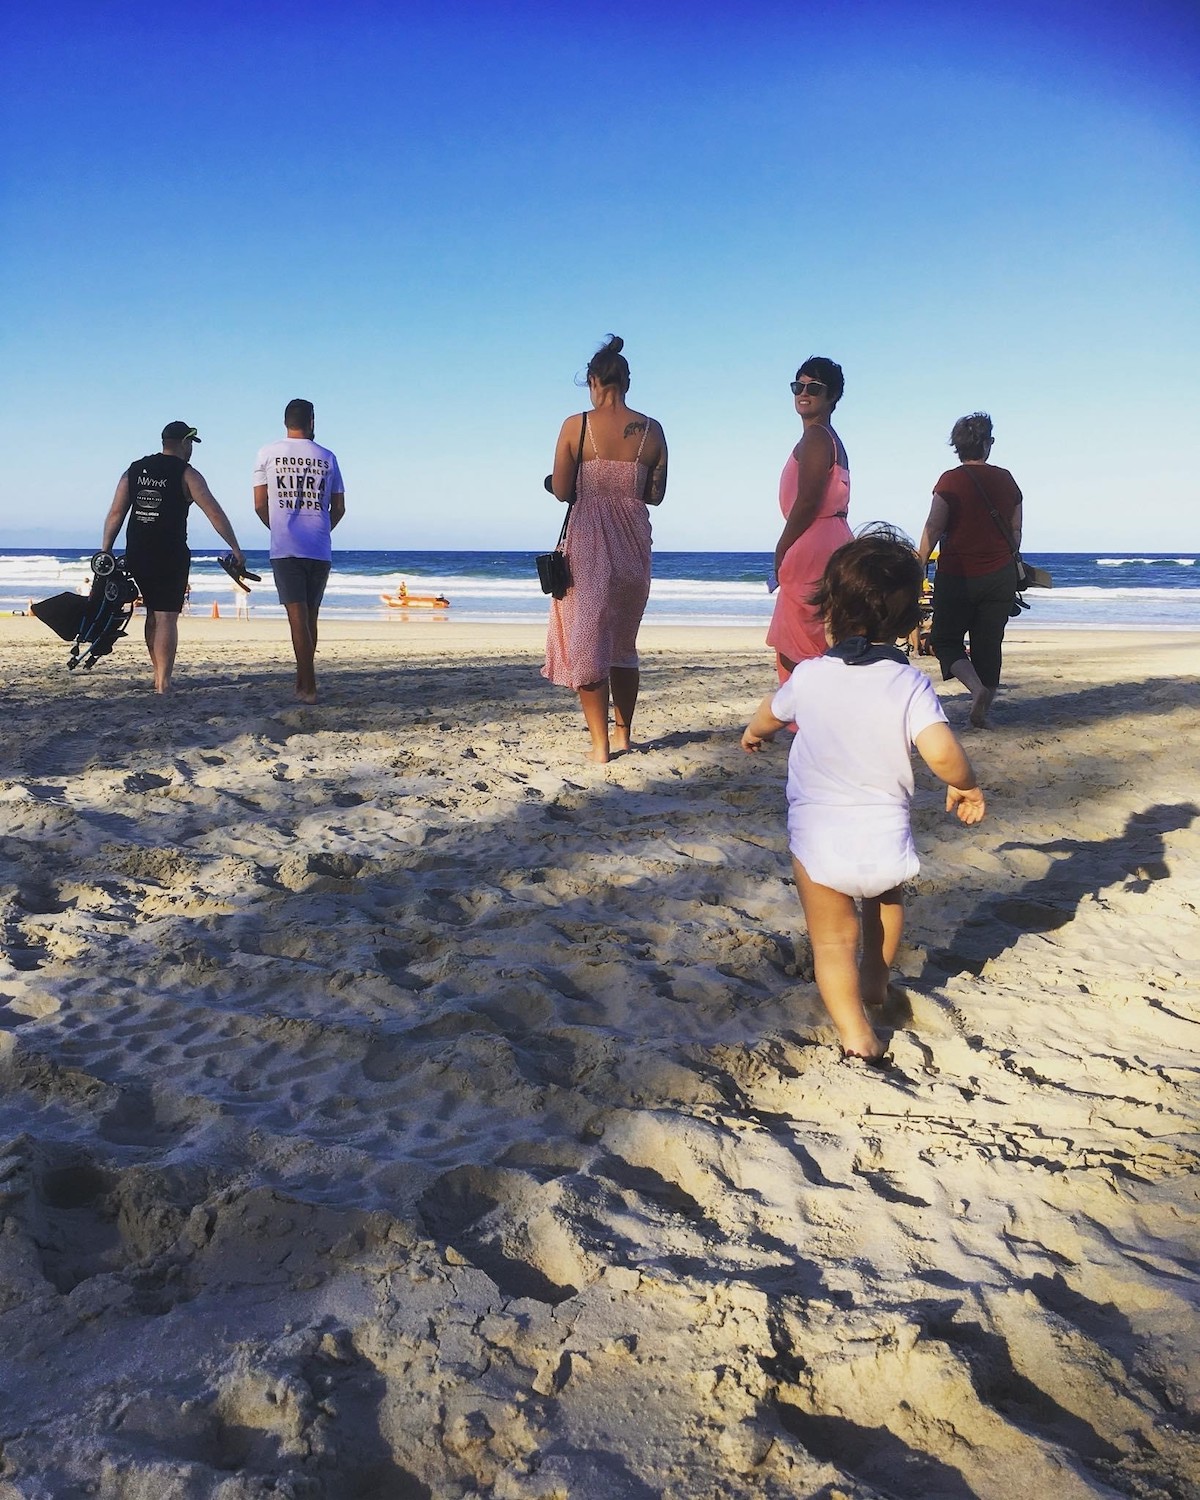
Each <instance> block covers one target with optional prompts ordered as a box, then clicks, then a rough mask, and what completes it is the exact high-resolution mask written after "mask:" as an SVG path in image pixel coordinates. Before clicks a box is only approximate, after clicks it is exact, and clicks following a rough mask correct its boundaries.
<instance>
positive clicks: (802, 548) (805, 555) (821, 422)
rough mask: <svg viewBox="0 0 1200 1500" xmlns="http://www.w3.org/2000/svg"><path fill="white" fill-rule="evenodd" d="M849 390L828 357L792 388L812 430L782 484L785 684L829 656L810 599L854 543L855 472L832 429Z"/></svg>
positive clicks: (777, 639)
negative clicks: (799, 668) (802, 667)
mask: <svg viewBox="0 0 1200 1500" xmlns="http://www.w3.org/2000/svg"><path fill="white" fill-rule="evenodd" d="M844 389H845V381H844V379H843V377H842V367H841V365H839V364H835V363H834V361H833V360H831V359H825V358H823V357H821V356H820V355H816V356H814V357H813V358H812V359H806V360H805V361H804V363H803V364H802V365H801V366H800V368H799V369H798V370H797V371H796V378H795V380H794V381H793V382H792V396H793V398H794V400H795V403H796V414H797V416H799V418H800V420H801V422H803V424H804V431H803V432H802V433H801V435H800V441H799V442H798V443H797V444H796V446H795V448H793V450H792V452H791V453H790V454H789V455H788V460H787V463H785V464H784V466H783V474H782V476H781V477H780V480H779V508H780V510H781V511H782V512H783V515H784V525H783V530H782V532H781V533H780V535H779V541H778V542H777V543H776V545H775V576H776V578H777V579H778V580H779V592H778V593H777V595H776V597H775V613H774V614H773V615H772V617H771V628H770V629H769V630H768V631H767V645H768V646H774V648H775V655H776V659H777V662H778V667H779V680H780V682H784V681H786V680H787V678H788V677H789V676H790V675H791V674H792V672H793V671H794V670H795V668H796V665H797V663H798V662H802V661H805V660H807V659H808V658H809V657H813V656H823V655H824V653H825V649H826V645H827V642H826V640H825V625H824V621H823V620H822V619H821V616H820V613H819V612H818V611H817V610H816V609H815V608H814V607H813V605H812V604H811V603H810V602H809V600H810V599H811V598H812V595H813V594H814V593H815V592H816V589H817V585H818V584H819V583H820V582H821V579H822V577H823V575H824V573H825V564H826V563H827V562H828V561H829V559H830V558H831V557H832V556H833V554H834V553H835V552H836V551H837V549H838V548H839V547H840V546H842V545H843V543H845V542H850V541H853V540H854V533H853V532H852V531H851V530H850V527H849V525H848V524H847V521H846V515H847V512H848V511H849V508H850V466H849V463H848V462H847V459H846V450H845V448H844V447H843V446H842V440H841V438H839V437H838V435H837V433H836V432H834V430H833V428H832V427H831V426H830V425H829V419H830V417H831V416H832V415H833V409H834V407H835V406H836V405H837V404H838V402H839V401H840V400H841V397H842V392H843V390H844Z"/></svg>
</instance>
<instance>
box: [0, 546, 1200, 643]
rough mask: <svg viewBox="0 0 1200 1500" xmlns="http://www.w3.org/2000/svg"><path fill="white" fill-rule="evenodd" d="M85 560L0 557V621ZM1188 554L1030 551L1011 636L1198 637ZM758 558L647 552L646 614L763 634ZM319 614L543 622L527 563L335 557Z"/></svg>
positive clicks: (222, 582)
mask: <svg viewBox="0 0 1200 1500" xmlns="http://www.w3.org/2000/svg"><path fill="white" fill-rule="evenodd" d="M89 556H90V554H89V553H88V552H87V551H85V550H82V549H75V548H67V549H63V550H58V551H49V550H47V551H38V550H36V549H33V548H11V549H8V550H6V551H0V612H4V613H11V612H14V611H16V612H21V611H24V610H27V609H28V607H29V602H30V600H37V599H43V598H45V597H46V596H47V595H49V594H55V593H59V592H61V591H63V590H64V589H79V590H85V589H86V588H87V586H88V585H89V584H90V581H91V575H90V572H89V569H88V558H89ZM247 558H248V560H249V563H250V566H251V567H252V568H253V570H254V571H255V572H257V573H261V574H262V575H263V582H262V583H261V584H259V585H255V586H254V589H253V592H252V593H251V594H250V596H249V601H248V602H249V605H250V611H251V614H252V616H253V617H257V618H263V619H275V618H282V615H283V610H282V609H281V608H280V606H279V604H278V603H277V602H276V599H275V589H274V585H273V584H272V581H271V569H270V564H269V562H268V560H267V554H266V553H265V552H250V553H248V554H247ZM1198 559H1200V554H1196V553H1190V554H1187V553H1184V554H1152V555H1147V554H1132V553H1119V552H1106V553H1094V552H1034V553H1030V554H1028V560H1029V561H1030V562H1032V563H1036V564H1037V565H1038V566H1039V567H1042V568H1046V569H1048V570H1049V571H1050V573H1051V574H1053V577H1054V588H1053V589H1050V590H1044V589H1034V590H1032V591H1031V592H1030V593H1029V594H1028V595H1027V596H1026V597H1027V598H1028V600H1029V602H1030V604H1031V606H1032V607H1031V608H1030V609H1029V610H1027V611H1026V612H1025V613H1024V614H1022V615H1021V617H1020V620H1019V621H1017V622H1014V623H1016V624H1018V625H1019V626H1020V628H1021V629H1037V628H1039V627H1042V628H1050V627H1053V628H1059V627H1068V628H1079V629H1089V630H1128V629H1154V630H1196V629H1200V573H1197V562H1198ZM770 561H771V559H770V556H769V554H768V553H765V552H656V553H655V554H654V583H653V586H652V587H651V590H650V603H649V606H648V607H647V610H646V619H647V621H649V622H653V623H655V624H661V625H753V626H760V627H762V628H763V629H764V630H765V629H766V626H767V622H768V620H769V619H770V616H771V596H770V595H769V594H768V592H767V588H766V583H765V579H766V575H767V570H768V567H769V566H770ZM401 579H403V580H404V581H405V582H406V583H407V585H408V589H409V591H410V593H413V594H422V595H439V594H440V595H442V596H444V597H445V598H447V599H448V600H449V601H450V608H449V609H448V610H439V611H436V612H434V611H430V610H426V609H422V610H419V611H418V610H417V609H415V608H414V609H413V610H412V611H408V612H401V611H397V610H393V609H389V608H388V607H387V606H386V605H385V604H383V603H382V602H381V600H380V595H381V594H383V593H392V592H394V591H395V589H396V586H397V584H398V583H399V581H400V580H401ZM191 588H192V592H191V601H190V609H191V612H192V613H193V614H205V615H207V614H209V613H210V612H211V609H212V605H213V604H214V602H215V603H217V604H218V605H219V607H220V609H221V610H222V611H225V610H232V607H233V603H234V598H235V591H234V588H233V585H232V584H231V583H230V581H229V579H228V577H227V576H226V575H225V573H224V572H222V570H221V568H220V567H219V566H218V564H217V553H216V552H196V553H195V554H194V556H193V558H192V575H191ZM322 614H323V615H328V616H330V617H331V618H342V619H347V620H362V619H382V618H392V619H395V620H396V623H397V627H398V628H402V626H403V622H404V619H405V618H406V617H409V618H413V619H417V618H423V619H430V618H443V617H444V618H448V619H453V620H466V621H472V622H484V623H486V622H488V621H493V620H494V621H523V622H530V623H536V622H538V621H542V620H544V619H545V618H546V598H545V596H544V595H543V594H542V593H541V591H540V589H539V587H538V582H537V575H536V570H535V568H534V564H533V554H532V553H530V552H465V551H451V550H447V551H425V552H403V551H395V552H392V551H389V552H383V551H364V552H336V553H335V555H334V570H333V573H332V575H331V577H330V581H329V588H328V591H327V593H326V595H325V603H324V605H323V607H322Z"/></svg>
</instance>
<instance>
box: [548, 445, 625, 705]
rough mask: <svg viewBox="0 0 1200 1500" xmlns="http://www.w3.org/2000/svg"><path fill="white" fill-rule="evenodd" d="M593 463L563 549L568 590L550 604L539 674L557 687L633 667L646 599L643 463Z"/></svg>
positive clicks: (583, 477) (582, 470)
mask: <svg viewBox="0 0 1200 1500" xmlns="http://www.w3.org/2000/svg"><path fill="white" fill-rule="evenodd" d="M649 431H650V423H649V420H647V422H646V431H645V432H644V433H642V441H641V443H640V444H639V445H638V451H637V458H635V459H612V458H601V457H600V454H599V452H598V451H597V448H596V439H595V437H594V436H593V434H592V429H591V428H590V427H589V428H588V436H589V437H590V438H591V439H592V457H591V458H589V459H586V460H583V461H581V463H580V465H579V482H578V485H577V489H576V494H577V499H576V501H575V504H574V506H573V507H572V510H571V520H570V523H569V524H568V526H567V540H566V545H565V550H566V554H567V564H568V566H569V567H570V569H571V587H570V588H569V589H568V590H567V593H566V597H565V598H563V599H552V600H551V601H550V624H549V628H548V629H547V631H546V663H545V666H543V668H542V676H543V677H547V678H549V680H550V681H551V682H554V683H557V684H558V685H559V687H569V688H581V687H587V686H589V685H590V684H591V683H593V682H602V681H603V680H604V678H606V677H607V676H608V673H609V668H610V667H636V666H637V664H638V654H637V633H638V626H639V625H640V624H641V623H642V614H643V612H644V611H645V608H646V600H647V599H648V598H649V596H650V540H651V533H650V517H649V515H648V513H647V511H646V504H645V501H644V500H643V499H642V496H643V494H644V493H645V489H646V465H645V464H643V463H642V461H641V458H642V448H643V447H644V446H645V442H646V437H647V435H648V433H649Z"/></svg>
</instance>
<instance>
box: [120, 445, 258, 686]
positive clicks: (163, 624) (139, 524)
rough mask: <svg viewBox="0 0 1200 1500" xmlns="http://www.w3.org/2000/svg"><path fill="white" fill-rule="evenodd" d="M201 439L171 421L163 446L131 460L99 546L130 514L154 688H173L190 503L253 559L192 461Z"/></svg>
mask: <svg viewBox="0 0 1200 1500" xmlns="http://www.w3.org/2000/svg"><path fill="white" fill-rule="evenodd" d="M199 441H200V438H199V435H198V434H197V432H196V429H195V428H194V427H190V426H189V425H188V424H187V423H186V422H168V423H167V425H166V426H165V427H164V428H163V430H162V452H161V453H149V454H147V455H146V457H145V458H139V459H138V460H137V461H136V462H135V463H132V464H130V465H129V468H128V469H126V471H125V473H124V474H122V475H121V478H120V481H119V482H118V484H117V492H116V494H115V495H114V496H113V502H112V505H111V506H110V507H109V512H108V517H107V519H106V520H105V522H104V533H103V535H102V536H101V539H100V549H101V551H103V552H111V551H112V549H113V545H114V543H115V542H116V539H117V534H118V532H119V531H120V530H121V525H122V523H123V522H124V520H125V517H126V516H128V517H129V525H128V527H127V529H126V533H125V566H126V567H127V568H128V570H129V572H130V573H131V574H132V575H133V578H134V582H135V583H136V584H137V586H138V590H139V591H140V593H141V596H142V603H143V604H144V605H145V608H146V649H147V651H149V653H150V663H151V666H152V667H153V670H154V691H155V692H156V693H166V692H169V691H170V688H171V674H172V672H173V671H174V669H175V653H176V651H177V650H178V647H179V616H180V614H181V612H182V610H183V606H184V602H185V601H186V599H187V597H188V572H189V570H190V568H191V563H192V554H191V552H190V551H189V549H188V536H187V522H188V508H189V507H190V506H192V505H198V506H199V507H200V509H201V510H202V511H203V512H204V514H205V515H206V516H207V517H208V519H209V521H211V523H212V526H213V530H214V531H215V532H216V533H217V535H218V536H219V537H220V538H221V540H222V541H224V542H228V544H229V547H230V550H231V551H232V553H233V559H234V562H235V563H236V564H237V566H238V567H239V568H244V567H245V563H246V559H245V557H244V555H243V553H242V549H241V547H240V546H239V544H238V539H237V536H236V534H235V532H234V529H233V526H232V524H231V523H230V520H229V517H228V516H227V515H226V514H225V512H224V511H223V510H222V509H221V507H220V505H219V504H218V503H217V501H216V499H215V497H214V495H213V493H212V491H211V490H210V489H209V487H208V484H207V482H206V481H205V478H204V475H203V474H201V473H200V471H199V470H198V469H194V468H193V467H192V447H193V445H194V444H196V443H198V442H199Z"/></svg>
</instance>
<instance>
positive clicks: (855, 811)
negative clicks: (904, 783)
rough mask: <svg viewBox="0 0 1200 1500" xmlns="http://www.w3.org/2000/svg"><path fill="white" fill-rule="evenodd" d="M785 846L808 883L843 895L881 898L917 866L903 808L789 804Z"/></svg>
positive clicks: (900, 883)
mask: <svg viewBox="0 0 1200 1500" xmlns="http://www.w3.org/2000/svg"><path fill="white" fill-rule="evenodd" d="M788 847H789V848H790V849H791V851H792V853H793V855H795V857H796V858H797V859H798V860H799V861H800V863H801V864H802V865H803V866H804V869H805V872H806V873H807V875H808V878H809V879H810V880H813V881H815V882H816V883H817V884H818V885H827V886H829V888H830V889H831V890H834V891H841V892H842V894H843V895H846V896H854V897H856V898H858V897H862V896H881V895H882V894H883V892H884V891H890V890H891V889H892V887H893V886H896V885H902V884H903V883H904V882H905V881H906V880H911V879H912V878H913V876H914V875H916V874H917V872H918V871H919V870H920V868H921V862H920V860H919V859H918V858H917V849H916V845H915V844H914V843H913V837H912V829H911V827H910V826H909V821H908V808H907V807H897V806H895V805H894V804H890V805H880V806H875V807H828V806H822V805H818V804H815V803H799V804H793V805H792V806H791V807H790V808H789V810H788Z"/></svg>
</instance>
